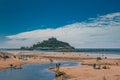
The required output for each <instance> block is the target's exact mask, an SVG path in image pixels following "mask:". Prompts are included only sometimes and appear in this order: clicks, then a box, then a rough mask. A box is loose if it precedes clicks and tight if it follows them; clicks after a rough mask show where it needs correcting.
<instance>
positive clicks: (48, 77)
mask: <svg viewBox="0 0 120 80" xmlns="http://www.w3.org/2000/svg"><path fill="white" fill-rule="evenodd" d="M59 63H60V64H61V66H79V65H80V63H78V62H59ZM55 64H56V63H52V64H26V65H24V66H23V69H12V70H11V69H5V70H1V71H0V80H55V73H54V72H52V71H50V70H49V68H50V67H55Z"/></svg>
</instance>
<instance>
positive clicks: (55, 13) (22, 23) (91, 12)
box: [0, 0, 120, 48]
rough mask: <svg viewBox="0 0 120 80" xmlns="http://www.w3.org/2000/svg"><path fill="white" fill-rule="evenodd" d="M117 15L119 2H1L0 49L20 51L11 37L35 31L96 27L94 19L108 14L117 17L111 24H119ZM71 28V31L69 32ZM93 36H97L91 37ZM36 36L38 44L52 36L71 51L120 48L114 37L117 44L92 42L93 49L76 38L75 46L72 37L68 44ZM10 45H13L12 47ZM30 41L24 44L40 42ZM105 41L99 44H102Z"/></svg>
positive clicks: (32, 0) (88, 0)
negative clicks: (82, 48)
mask: <svg viewBox="0 0 120 80" xmlns="http://www.w3.org/2000/svg"><path fill="white" fill-rule="evenodd" d="M119 12H120V0H0V43H1V44H2V45H1V46H0V47H1V48H2V47H10V46H11V47H19V46H18V45H19V44H20V43H22V42H19V41H14V39H13V38H11V37H10V36H14V35H18V34H20V33H24V32H30V31H33V32H34V31H36V30H40V31H39V32H41V31H42V32H44V31H45V30H48V28H50V29H51V30H56V29H60V28H64V27H65V26H68V25H74V26H75V27H76V23H78V24H82V23H83V22H84V24H86V25H84V26H87V25H88V24H90V22H89V21H91V22H94V23H97V22H95V20H96V19H100V18H101V17H102V16H104V17H105V15H106V16H107V15H108V14H110V15H117V17H118V18H117V19H114V20H113V21H115V20H118V21H119V20H120V19H119V15H118V14H119ZM112 13H116V14H112ZM114 17H116V16H114ZM91 18H94V20H90V19H91ZM105 21H106V20H105ZM78 24H77V25H78ZM113 24H115V26H116V25H117V27H118V26H119V27H120V25H119V22H118V23H117V24H116V23H113ZM79 26H81V25H79ZM109 26H111V25H109ZM75 27H74V28H75ZM103 27H105V26H103ZM70 28H71V27H69V28H68V29H70ZM92 30H94V29H92ZM95 30H96V29H95ZM83 31H84V30H83ZM48 32H49V31H48ZM50 32H51V31H50ZM84 32H85V31H84ZM108 32H110V31H108ZM118 32H119V31H118ZM51 33H52V32H51ZM59 33H61V32H59ZM59 33H56V34H59ZM77 34H79V33H77ZM77 34H76V35H77ZM86 34H87V32H86ZM95 34H96V33H94V34H92V35H95ZM116 34H119V33H116ZM30 35H31V34H30ZM38 35H39V37H40V40H43V39H47V38H48V37H50V36H55V37H57V38H58V39H60V40H64V41H67V42H70V43H71V44H72V45H73V46H74V47H85V48H86V47H91V46H93V47H120V45H119V44H117V43H119V36H116V38H118V39H117V40H118V42H115V41H114V40H113V41H112V45H111V46H110V45H108V44H106V45H107V46H106V45H103V46H102V45H101V46H98V44H97V43H98V42H96V41H97V40H96V41H94V43H96V45H95V44H94V45H93V43H92V42H89V41H88V42H83V43H84V44H83V43H80V42H82V41H81V39H77V38H75V39H76V41H77V42H78V43H72V41H73V38H74V37H71V38H70V39H69V38H68V39H69V40H70V41H69V40H68V39H65V38H64V37H65V36H64V35H62V36H61V37H60V36H58V35H57V36H56V35H53V34H52V35H49V36H46V37H41V35H46V34H45V33H43V34H38ZM71 35H72V34H71ZM105 35H107V34H105ZM105 35H102V36H105ZM8 36H9V37H8ZM73 36H74V35H73ZM107 36H108V35H107ZM82 37H85V36H82ZM30 38H32V37H30ZM30 38H29V39H30ZM97 38H100V37H97ZM15 39H16V38H15ZM22 39H23V38H22ZM25 39H27V38H25ZM108 39H109V38H107V39H106V40H105V41H106V42H109V40H108ZM16 40H18V39H16ZM107 40H108V41H107ZM10 41H13V42H14V44H13V43H11V42H10ZM30 41H31V44H30V43H27V42H26V43H23V44H25V45H32V44H33V43H34V42H37V41H39V40H38V38H36V39H35V38H34V39H33V38H32V40H30ZM105 41H102V42H104V43H105ZM77 44H78V45H81V44H82V46H78V45H77ZM99 44H101V42H99ZM87 45H88V46H87ZM21 46H22V45H21Z"/></svg>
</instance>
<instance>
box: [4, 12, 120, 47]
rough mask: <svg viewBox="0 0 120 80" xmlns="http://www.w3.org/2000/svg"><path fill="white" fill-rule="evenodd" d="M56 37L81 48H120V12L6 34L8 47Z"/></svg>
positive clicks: (28, 44)
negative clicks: (67, 23)
mask: <svg viewBox="0 0 120 80" xmlns="http://www.w3.org/2000/svg"><path fill="white" fill-rule="evenodd" d="M52 36H54V37H56V38H57V39H59V40H61V41H65V42H68V43H70V44H71V45H72V46H74V47H79V48H91V47H93V48H102V47H103V48H114V47H116V48H120V12H118V13H112V14H107V15H104V16H99V17H98V18H92V19H90V20H89V21H88V22H77V23H74V24H70V25H66V26H62V27H59V28H56V29H39V30H34V31H28V32H22V33H19V34H16V35H9V36H6V37H7V38H8V39H9V40H8V41H6V42H5V43H4V45H6V47H20V46H30V45H32V44H33V43H36V42H38V41H42V40H46V39H48V38H49V37H52Z"/></svg>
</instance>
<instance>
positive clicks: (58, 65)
mask: <svg viewBox="0 0 120 80" xmlns="http://www.w3.org/2000/svg"><path fill="white" fill-rule="evenodd" d="M59 68H60V63H57V64H56V69H57V72H59Z"/></svg>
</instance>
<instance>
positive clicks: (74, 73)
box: [0, 52, 120, 80]
mask: <svg viewBox="0 0 120 80" xmlns="http://www.w3.org/2000/svg"><path fill="white" fill-rule="evenodd" d="M14 56H16V58H14ZM23 56H25V57H26V56H27V60H24V59H23V58H22V59H21V57H23ZM54 61H75V62H81V65H82V66H65V67H60V71H61V72H64V73H65V76H66V77H68V78H69V80H80V79H82V80H83V79H84V80H103V78H104V77H105V78H108V77H110V79H111V80H119V79H120V59H111V58H106V59H105V58H101V59H100V60H97V59H96V57H94V56H90V55H89V56H88V55H84V54H75V53H74V54H73V53H72V52H69V53H68V52H54V53H53V52H47V53H46V52H41V53H31V54H25V53H24V54H16V55H14V54H12V55H11V56H10V58H8V59H6V60H4V59H2V58H1V59H0V64H1V65H0V70H3V69H6V68H10V64H13V65H14V66H17V67H19V66H20V65H24V64H42V63H52V62H54ZM93 64H96V66H97V67H99V65H100V67H101V68H100V69H94V68H93ZM104 65H106V66H107V67H109V69H103V66H104ZM51 70H52V71H54V70H55V68H53V69H51ZM113 72H114V74H113ZM103 73H106V74H107V75H105V76H103V75H102V74H103ZM92 74H93V75H92ZM114 75H117V76H114ZM88 77H89V78H88ZM92 77H93V78H92ZM110 79H108V80H110ZM106 80H107V79H106Z"/></svg>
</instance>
